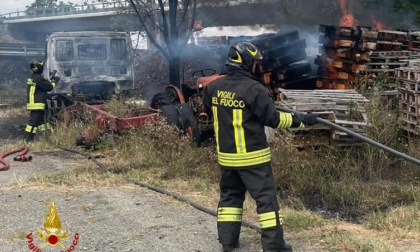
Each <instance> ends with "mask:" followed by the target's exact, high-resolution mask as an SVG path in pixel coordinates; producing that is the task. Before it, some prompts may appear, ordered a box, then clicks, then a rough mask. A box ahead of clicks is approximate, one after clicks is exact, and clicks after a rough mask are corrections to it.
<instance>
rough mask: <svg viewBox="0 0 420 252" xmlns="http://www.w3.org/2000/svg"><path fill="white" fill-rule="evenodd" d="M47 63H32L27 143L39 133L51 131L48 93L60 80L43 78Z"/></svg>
mask: <svg viewBox="0 0 420 252" xmlns="http://www.w3.org/2000/svg"><path fill="white" fill-rule="evenodd" d="M44 65H45V62H44V61H42V60H33V61H32V62H31V71H32V74H31V75H30V76H29V77H28V80H27V82H26V84H27V99H28V103H27V105H26V109H27V110H28V111H30V117H29V122H28V124H27V125H26V128H25V138H24V139H25V141H32V140H33V139H34V137H35V134H36V132H37V131H45V130H50V129H51V125H50V124H49V123H48V122H47V111H46V103H47V98H48V92H49V91H51V90H53V89H54V88H55V85H56V84H57V83H58V82H59V80H60V78H59V77H57V76H55V77H53V78H52V79H51V81H49V80H47V79H45V78H44V77H43V76H42V72H43V70H44Z"/></svg>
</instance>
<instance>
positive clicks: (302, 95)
mask: <svg viewBox="0 0 420 252" xmlns="http://www.w3.org/2000/svg"><path fill="white" fill-rule="evenodd" d="M277 103H278V104H279V105H281V106H286V107H289V108H291V109H294V110H298V111H301V112H316V113H321V114H322V117H323V118H324V119H327V120H329V121H332V122H334V123H336V124H338V125H341V126H343V127H346V128H349V129H351V130H353V131H355V132H358V133H361V134H363V133H365V132H366V127H367V126H368V119H367V114H366V110H365V107H366V106H367V105H368V103H369V100H368V99H366V98H365V97H364V96H362V95H361V94H359V93H357V92H356V91H355V90H284V89H279V95H278V102H277ZM327 129H328V127H327V128H326V127H325V126H323V125H316V126H314V127H307V128H306V129H304V130H302V129H294V130H291V131H292V132H301V131H311V130H327ZM329 134H330V138H331V139H332V140H334V141H348V140H352V141H353V140H354V139H353V138H352V137H350V136H348V135H347V134H346V133H343V132H338V131H336V130H333V129H329Z"/></svg>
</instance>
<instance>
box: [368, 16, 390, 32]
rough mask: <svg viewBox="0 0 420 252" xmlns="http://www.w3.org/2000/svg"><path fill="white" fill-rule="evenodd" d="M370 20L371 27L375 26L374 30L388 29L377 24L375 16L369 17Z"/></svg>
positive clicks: (379, 23)
mask: <svg viewBox="0 0 420 252" xmlns="http://www.w3.org/2000/svg"><path fill="white" fill-rule="evenodd" d="M370 18H371V20H372V23H373V26H375V29H376V30H384V29H389V27H388V26H386V25H384V24H382V23H381V22H379V21H378V20H376V18H375V16H374V15H373V14H372V15H371V17H370Z"/></svg>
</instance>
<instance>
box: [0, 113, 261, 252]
mask: <svg viewBox="0 0 420 252" xmlns="http://www.w3.org/2000/svg"><path fill="white" fill-rule="evenodd" d="M25 122H26V119H24V118H23V119H22V118H0V130H1V131H0V144H3V143H6V142H13V141H16V140H17V139H19V138H20V137H21V135H22V132H21V131H18V129H17V128H16V126H17V125H20V124H24V123H25ZM29 154H30V155H32V156H33V161H32V162H23V163H22V162H15V161H13V157H14V156H15V155H12V156H9V157H8V158H7V159H6V160H7V161H8V162H9V163H10V169H9V170H7V171H2V172H0V202H1V203H2V206H1V210H0V223H1V229H0V252H6V251H7V252H8V251H22V252H25V251H31V250H30V249H29V247H28V246H29V243H28V240H27V238H26V236H27V235H28V234H29V233H31V232H32V234H33V239H34V240H33V242H32V243H33V244H34V245H35V246H37V247H40V246H41V244H43V241H41V240H40V239H39V238H38V236H37V233H38V230H40V229H44V227H43V225H44V221H45V219H46V216H47V215H46V214H47V212H48V210H49V208H50V204H51V202H55V204H56V206H57V211H58V215H59V218H60V220H61V224H62V226H61V227H62V229H63V230H66V231H67V232H68V234H69V237H68V238H67V239H64V240H62V243H63V245H64V246H65V248H66V250H67V249H69V248H71V243H72V240H73V238H74V235H75V233H78V234H79V235H80V238H79V240H78V244H77V246H76V248H75V250H73V251H101V252H107V251H118V252H119V251H133V252H134V251H136V252H137V251H147V252H153V251H166V252H178V251H186V252H188V251H191V252H213V251H220V245H219V243H218V241H217V229H216V219H215V217H214V216H211V215H208V214H206V213H203V212H201V211H199V210H197V209H195V208H193V207H191V206H189V205H186V204H184V203H181V202H179V201H177V200H175V199H173V198H171V197H169V196H165V195H162V194H159V193H156V192H153V191H150V190H148V189H145V188H142V187H139V186H135V185H127V186H125V187H114V188H89V187H80V186H77V185H74V186H73V187H39V186H30V185H28V183H26V181H27V179H29V178H31V177H33V176H42V175H43V174H51V173H56V172H63V171H67V170H70V169H72V167H74V166H75V164H76V163H80V162H86V159H84V158H81V157H80V156H78V155H74V154H72V153H68V152H62V151H52V152H30V153H29ZM260 250H261V247H260V244H259V239H258V235H257V233H256V232H255V231H253V230H250V229H248V228H243V231H242V235H241V248H239V249H237V250H236V251H238V252H245V251H250V252H251V251H260ZM42 251H63V249H62V248H61V247H58V246H56V247H52V246H48V245H47V246H45V247H43V248H42Z"/></svg>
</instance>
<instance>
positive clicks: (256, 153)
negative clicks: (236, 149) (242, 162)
mask: <svg viewBox="0 0 420 252" xmlns="http://www.w3.org/2000/svg"><path fill="white" fill-rule="evenodd" d="M270 153H271V152H270V148H269V147H267V148H265V149H262V150H257V151H251V152H247V153H243V154H242V153H225V152H220V151H219V152H217V154H218V155H219V157H221V158H223V159H238V160H239V159H250V158H257V157H261V156H265V155H268V154H270Z"/></svg>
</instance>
